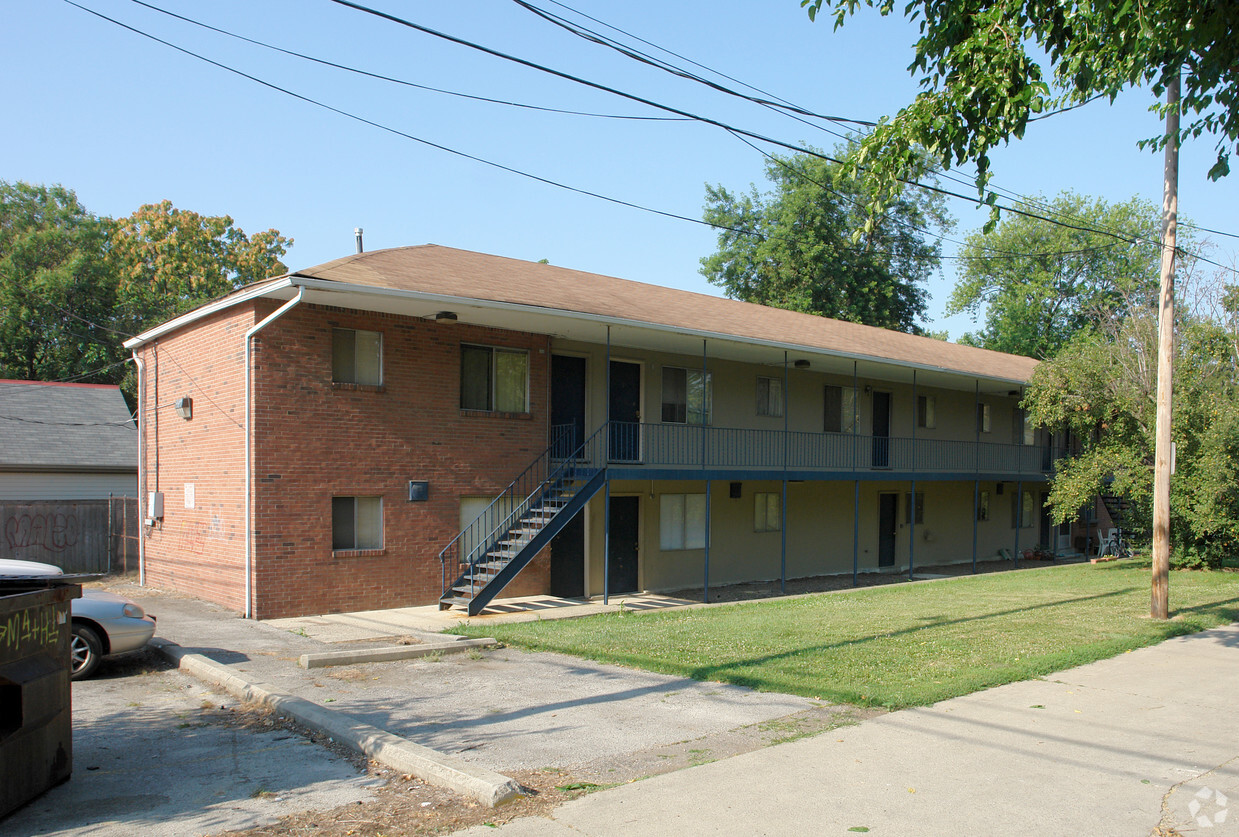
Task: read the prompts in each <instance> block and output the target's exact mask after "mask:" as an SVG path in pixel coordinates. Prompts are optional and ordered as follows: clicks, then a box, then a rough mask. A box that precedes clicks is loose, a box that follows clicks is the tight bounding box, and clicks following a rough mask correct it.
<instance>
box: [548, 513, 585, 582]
mask: <svg viewBox="0 0 1239 837" xmlns="http://www.w3.org/2000/svg"><path fill="white" fill-rule="evenodd" d="M551 595H552V596H560V597H562V598H565V599H576V598H581V597H582V596H584V595H585V511H584V510H583V509H582V510H581V511H579V512H577V513H576V515H575V516H574V517H573V518H572V520H570V521H568V524H567V525H566V526H564V528H563V529H561V530H559V534H558V535H556V536H555V539H554V540H553V541H551Z"/></svg>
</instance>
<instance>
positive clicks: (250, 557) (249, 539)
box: [245, 288, 305, 619]
mask: <svg viewBox="0 0 1239 837" xmlns="http://www.w3.org/2000/svg"><path fill="white" fill-rule="evenodd" d="M304 297H305V288H298V289H297V296H296V297H295V298H294V299H291V300H289V301H288V302H286V303H284V304H283V305H281V306H280V307H279V308H278V309H276V310H275V312H274V313H272V314H271V315H270V316H268V317H267V318H266V319H265V320H263V321H262V322H260V323H258V325H256V326H254V327H253V328H251V329H250V330H249V331H247V332H245V618H246V619H252V618H253V617H254V602H253V576H254V531H253V502H252V498H251V497H250V491H251V490H252V483H253V474H252V471H253V466H252V464H251V459H252V457H253V451H252V444H251V441H250V413H251V409H250V388H251V379H252V377H253V373H252V372H251V371H250V369H251V363H250V361H251V351H252V350H251V341H252V340H253V337H254V335H255V334H257V333H258V332H260V331H262V330H263V329H264V328H266V327H267V326H268V325H269V324H270V323H273V322H275V321H276V320H278V319H279V318H280V317H282V316H284V315H285V314H287V313H288V312H289V311H291V310H292V309H294V308H296V307H297V306H298V305H300V304H301V300H302V299H303V298H304Z"/></svg>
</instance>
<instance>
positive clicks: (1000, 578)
mask: <svg viewBox="0 0 1239 837" xmlns="http://www.w3.org/2000/svg"><path fill="white" fill-rule="evenodd" d="M616 598H617V597H612V602H614V601H615V600H616ZM1170 605H1171V611H1172V615H1173V618H1172V619H1171V620H1170V621H1168V622H1155V621H1153V620H1151V619H1149V618H1148V612H1149V565H1148V562H1147V561H1123V562H1115V563H1108V564H1095V565H1094V564H1075V565H1069V566H1059V567H1047V568H1044V569H1033V570H1023V571H1020V572H1006V573H991V574H987V575H977V576H964V577H961V578H954V579H946V580H942V581H934V582H927V583H923V584H900V585H890V586H882V587H871V588H865V589H860V590H855V591H848V592H843V593H823V594H817V595H811V596H805V597H801V598H796V599H781V600H767V601H754V602H746V603H740V604H732V605H722V606H718V607H710V608H697V609H682V610H674V611H657V612H649V613H643V614H636V613H633V612H620V613H608V614H604V615H601V616H590V617H586V618H582V619H567V620H545V621H539V622H524V623H516V624H506V625H486V626H476V625H475V626H472V627H462V628H461V629H459V630H458V631H457V632H458V633H462V634H467V635H470V636H493V637H495V638H497V639H499V640H500V641H502V642H506V643H509V644H512V645H518V646H523V647H525V648H529V649H536V650H544V651H559V652H563V653H566V654H575V655H577V656H581V657H587V658H589V659H593V660H600V661H603V662H609V663H619V664H621V665H627V666H634V667H637V668H644V669H650V670H652V671H659V672H664V673H667V674H676V675H682V676H685V677H692V678H695V679H698V680H717V681H721V682H725V683H735V684H738V685H742V686H750V687H753V688H756V689H761V690H765V691H774V692H784V693H788V694H795V695H804V696H807V697H816V698H820V699H822V700H827V701H833V702H844V703H852V704H858V705H863V706H884V707H889V708H899V707H904V706H917V705H924V704H929V703H934V702H936V701H939V700H943V699H945V698H950V697H955V696H957V695H963V694H967V693H969V692H974V691H977V690H978V689H984V688H987V687H990V686H996V685H999V684H1001V683H1009V682H1012V681H1016V680H1026V679H1028V678H1031V677H1037V676H1040V675H1044V674H1049V673H1050V672H1054V671H1059V670H1061V669H1064V668H1070V667H1072V666H1077V665H1080V664H1082V663H1088V662H1092V661H1094V660H1100V659H1105V658H1107V657H1113V656H1114V655H1116V654H1121V653H1123V652H1124V651H1127V650H1129V649H1133V648H1139V647H1141V646H1145V645H1152V644H1154V643H1157V642H1160V641H1162V640H1164V639H1167V638H1169V637H1173V636H1178V635H1181V634H1188V633H1195V632H1197V631H1201V630H1204V629H1205V628H1211V627H1214V626H1216V625H1220V624H1225V623H1228V622H1233V621H1235V620H1239V573H1236V572H1233V571H1231V572H1171V574H1170Z"/></svg>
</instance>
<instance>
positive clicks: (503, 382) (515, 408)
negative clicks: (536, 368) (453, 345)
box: [460, 345, 529, 413]
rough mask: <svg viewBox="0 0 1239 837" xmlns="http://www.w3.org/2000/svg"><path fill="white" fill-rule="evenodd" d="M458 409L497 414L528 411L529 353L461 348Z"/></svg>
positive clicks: (464, 346) (490, 347) (481, 347)
mask: <svg viewBox="0 0 1239 837" xmlns="http://www.w3.org/2000/svg"><path fill="white" fill-rule="evenodd" d="M460 407H461V409H463V410H488V411H490V412H496V413H524V412H528V410H529V353H528V352H526V351H524V350H523V349H503V348H498V347H494V346H470V345H462V346H461V347H460Z"/></svg>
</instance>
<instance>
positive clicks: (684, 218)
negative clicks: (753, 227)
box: [64, 0, 739, 232]
mask: <svg viewBox="0 0 1239 837" xmlns="http://www.w3.org/2000/svg"><path fill="white" fill-rule="evenodd" d="M64 2H65V3H68V4H69V5H70V6H74V7H76V8H78V9H81V10H82V11H84V12H87V13H89V14H92V15H94V16H95V17H97V18H100V19H101V20H106V21H107V22H108V23H112V24H114V25H116V26H119V27H121V28H122V29H127V30H129V31H130V32H133V33H134V34H135V35H141V36H142V37H143V38H149V39H150V40H152V41H155V42H156V43H159V44H163V45H164V46H166V47H168V48H170V49H174V50H176V51H177V52H180V53H182V54H184V55H188V56H190V57H192V58H197V59H198V60H199V61H204V62H206V63H207V64H210V65H212V66H214V67H218V68H219V69H221V70H224V71H226V72H229V73H233V74H234V75H238V76H241V77H242V78H245V79H248V80H250V81H252V82H254V83H255V84H261V85H262V86H263V87H267V88H269V89H271V90H275V91H277V92H279V93H283V94H285V95H286V96H292V97H293V98H294V99H298V100H300V101H302V102H305V103H307V104H311V105H314V106H315V107H320V108H323V109H324V110H329V111H331V112H332V113H335V114H338V115H340V116H344V117H346V118H348V119H352V120H355V121H357V122H360V123H362V124H364V125H369V126H370V127H372V128H378V129H379V130H382V131H387V132H388V133H391V134H395V135H396V136H399V137H403V138H405V139H407V140H412V141H413V142H416V143H420V144H422V145H425V146H428V147H430V148H434V149H437V150H439V151H444V152H446V153H448V154H452V155H455V156H457V157H462V158H464V159H466V160H472V161H473V162H475V163H481V164H483V165H486V166H490V167H492V168H496V169H500V170H501V171H506V172H509V173H511V174H515V175H519V176H521V177H526V178H529V179H530V180H536V181H537V182H539V183H544V184H546V185H548V186H554V187H556V188H559V189H564V190H566V191H569V192H575V193H576V194H579V195H585V196H586V197H591V198H597V199H598V200H603V201H607V202H608V203H613V204H617V205H619V206H626V207H629V208H630V209H639V210H641V211H642V212H649V213H652V214H654V215H661V216H663V217H665V218H674V219H677V220H680V221H688V222H689V223H692V224H699V225H701V226H705V227H713V226H714V225H713V224H707V223H706V222H705V221H702V220H700V219H698V218H692V217H689V216H687V215H678V214H676V213H674V212H667V211H665V210H661V209H654V208H653V207H649V206H643V205H642V204H638V203H633V202H631V201H625V200H622V199H620V198H613V197H609V196H607V195H603V194H600V193H598V192H591V191H589V190H588V189H580V188H577V187H575V186H569V185H567V184H566V183H560V182H558V181H556V180H551V179H550V178H546V177H542V176H540V175H536V174H532V173H530V172H527V171H522V170H521V169H517V168H514V167H512V166H506V165H504V164H502V163H496V162H494V161H492V160H487V159H485V158H483V157H478V156H475V155H473V154H468V153H466V152H464V151H459V150H457V149H455V148H450V147H449V146H446V145H442V144H440V143H437V142H433V141H431V140H428V139H424V138H422V137H418V136H414V135H413V134H409V133H406V132H404V131H400V130H398V129H396V128H392V127H390V126H387V125H384V124H382V123H381V122H375V121H374V120H372V119H367V118H365V117H363V116H358V115H357V114H354V113H350V112H348V111H346V110H342V109H340V108H337V107H334V106H332V105H329V104H327V103H325V102H321V101H319V100H317V99H313V98H310V97H309V96H303V95H302V94H300V93H296V92H294V91H292V90H289V89H288V88H285V87H280V86H279V85H277V84H272V83H271V82H269V81H264V80H263V79H260V78H258V77H257V76H253V75H250V74H249V73H246V72H243V71H241V70H238V69H236V68H234V67H229V66H228V65H226V64H221V63H220V62H218V61H215V60H213V59H210V58H207V57H206V56H204V55H200V54H198V53H196V52H193V51H192V50H189V49H186V48H185V47H181V46H177V45H176V44H174V43H171V42H170V41H165V40H164V39H163V38H159V37H157V36H155V35H152V34H150V33H149V32H143V31H142V30H141V29H137V28H136V27H133V26H130V25H129V24H127V23H122V22H121V21H119V20H116V19H115V18H111V17H108V16H107V15H105V14H103V13H101V12H97V11H95V10H94V9H89V8H87V7H85V6H82V5H80V4H78V3H75V2H74V1H73V0H64ZM737 232H739V230H737Z"/></svg>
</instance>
